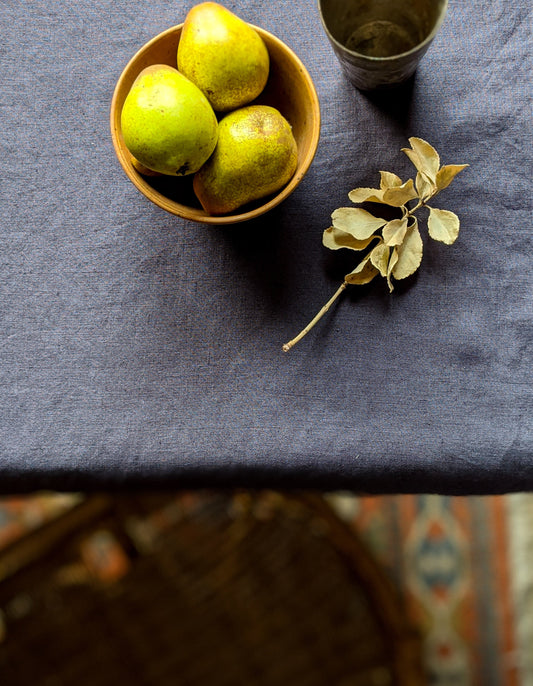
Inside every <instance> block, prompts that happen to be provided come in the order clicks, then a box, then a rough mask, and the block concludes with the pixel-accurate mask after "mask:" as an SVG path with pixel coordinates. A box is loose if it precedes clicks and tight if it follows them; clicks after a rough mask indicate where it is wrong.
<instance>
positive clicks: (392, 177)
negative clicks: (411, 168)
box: [379, 171, 402, 190]
mask: <svg viewBox="0 0 533 686" xmlns="http://www.w3.org/2000/svg"><path fill="white" fill-rule="evenodd" d="M379 173H380V177H381V178H380V183H379V187H380V188H381V190H387V188H396V187H398V186H401V185H402V180H401V179H400V177H399V176H397V175H396V174H393V173H392V172H388V171H380V172H379Z"/></svg>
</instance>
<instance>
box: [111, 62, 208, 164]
mask: <svg viewBox="0 0 533 686" xmlns="http://www.w3.org/2000/svg"><path fill="white" fill-rule="evenodd" d="M121 127H122V135H123V137H124V143H125V145H126V147H127V148H128V150H129V151H130V153H131V154H132V155H133V157H134V158H135V160H137V161H138V162H139V163H140V165H142V166H144V167H147V168H148V169H151V170H153V171H155V172H160V173H162V174H170V175H172V176H184V175H185V174H193V173H194V172H196V171H198V169H199V168H200V167H201V166H202V164H203V163H204V162H205V161H206V160H207V158H208V157H209V156H210V155H211V153H212V152H213V150H214V148H215V145H216V142H217V137H218V122H217V118H216V114H215V113H214V111H213V108H212V107H211V105H210V104H209V102H208V100H207V98H206V97H205V96H204V94H203V93H202V91H201V90H200V89H199V88H198V87H197V86H195V85H194V83H192V82H191V81H189V79H187V78H186V77H185V76H183V74H180V73H179V72H178V70H177V69H174V68H173V67H170V66H168V65H166V64H155V65H152V66H150V67H146V69H143V71H141V73H140V74H139V76H138V77H137V78H136V80H135V81H134V83H133V85H132V87H131V89H130V91H129V93H128V95H127V96H126V99H125V101H124V105H123V107H122V113H121ZM138 168H139V167H138Z"/></svg>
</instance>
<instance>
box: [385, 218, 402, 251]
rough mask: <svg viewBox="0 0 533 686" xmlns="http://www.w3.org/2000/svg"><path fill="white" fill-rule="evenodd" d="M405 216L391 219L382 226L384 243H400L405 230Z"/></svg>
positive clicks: (391, 244) (392, 244)
mask: <svg viewBox="0 0 533 686" xmlns="http://www.w3.org/2000/svg"><path fill="white" fill-rule="evenodd" d="M407 221H408V220H407V217H403V218H402V219H393V220H392V221H390V222H387V223H386V224H385V226H384V227H383V240H384V241H385V243H386V245H390V246H394V245H401V243H402V242H403V239H404V237H405V233H406V231H407Z"/></svg>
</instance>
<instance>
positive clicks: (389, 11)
mask: <svg viewBox="0 0 533 686" xmlns="http://www.w3.org/2000/svg"><path fill="white" fill-rule="evenodd" d="M445 8H446V2H445V0H320V9H321V12H322V18H323V22H324V25H325V27H326V29H327V31H328V32H329V33H330V35H331V37H332V38H333V39H334V40H335V41H336V42H337V43H339V44H340V45H341V46H343V47H344V48H345V49H347V50H349V51H350V52H354V53H356V54H359V55H364V56H367V57H372V58H378V59H379V58H388V57H393V56H397V55H401V54H405V53H407V52H409V51H411V50H415V49H417V48H418V46H420V45H421V44H422V43H424V41H426V40H428V39H430V38H431V37H432V36H433V35H434V32H435V31H436V30H437V28H438V26H439V25H440V22H441V20H442V16H443V14H444V11H445Z"/></svg>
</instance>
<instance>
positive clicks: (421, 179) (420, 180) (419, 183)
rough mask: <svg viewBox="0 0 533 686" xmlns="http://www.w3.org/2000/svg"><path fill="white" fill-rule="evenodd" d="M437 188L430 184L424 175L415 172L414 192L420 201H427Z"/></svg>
mask: <svg viewBox="0 0 533 686" xmlns="http://www.w3.org/2000/svg"><path fill="white" fill-rule="evenodd" d="M436 189H437V187H436V185H435V184H434V183H432V182H431V181H430V180H429V179H428V177H427V176H426V175H425V174H422V172H417V174H416V190H417V191H418V197H419V198H420V199H421V200H428V199H429V198H431V196H432V195H433V194H434V193H435V191H436Z"/></svg>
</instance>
